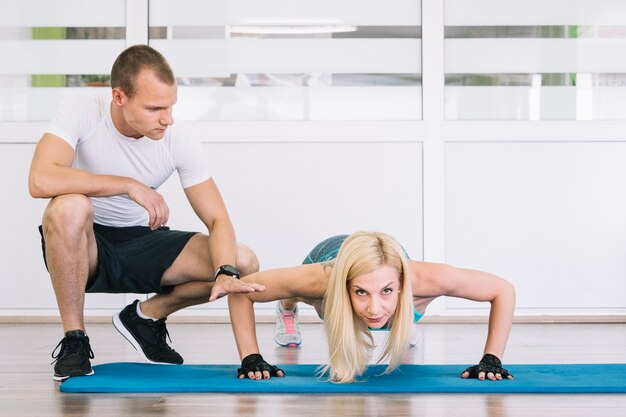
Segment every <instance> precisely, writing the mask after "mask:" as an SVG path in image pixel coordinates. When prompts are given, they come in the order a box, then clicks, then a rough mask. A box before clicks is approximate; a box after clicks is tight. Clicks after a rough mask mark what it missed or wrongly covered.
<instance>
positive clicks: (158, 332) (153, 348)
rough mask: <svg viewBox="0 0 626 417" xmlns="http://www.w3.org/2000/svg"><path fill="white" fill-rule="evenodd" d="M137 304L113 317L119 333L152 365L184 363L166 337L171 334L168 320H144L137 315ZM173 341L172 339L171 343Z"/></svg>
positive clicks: (129, 306) (137, 301)
mask: <svg viewBox="0 0 626 417" xmlns="http://www.w3.org/2000/svg"><path fill="white" fill-rule="evenodd" d="M137 303H139V300H135V301H134V302H133V303H132V304H130V305H127V306H126V307H125V308H124V309H123V310H122V311H120V312H119V313H117V314H116V315H114V316H113V325H114V326H115V328H116V329H117V331H118V332H120V333H121V334H122V336H124V337H125V338H126V340H128V341H129V342H130V344H131V345H133V347H134V348H135V349H136V350H137V351H138V352H139V353H141V355H142V356H143V357H144V359H145V360H146V361H147V362H150V363H170V364H178V365H180V364H181V363H183V358H182V356H180V355H179V354H178V352H176V351H175V350H174V349H172V348H171V347H169V345H168V344H167V341H166V340H165V339H166V337H167V338H169V333H168V332H167V328H166V327H165V320H166V319H159V320H156V321H155V320H152V319H142V318H141V317H139V315H137ZM171 341H172V340H171V339H170V342H171Z"/></svg>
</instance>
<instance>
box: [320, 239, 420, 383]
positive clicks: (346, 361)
mask: <svg viewBox="0 0 626 417" xmlns="http://www.w3.org/2000/svg"><path fill="white" fill-rule="evenodd" d="M383 265H390V266H392V267H393V268H395V269H396V270H397V271H398V276H399V280H400V291H401V292H400V296H399V299H398V305H397V306H396V311H395V313H394V314H393V316H392V317H391V319H390V326H389V335H388V337H387V341H386V344H385V347H384V349H383V352H382V354H381V356H380V358H379V359H378V361H377V363H380V362H381V361H383V360H385V359H386V358H389V365H388V366H387V368H386V370H385V372H384V373H389V372H391V371H393V370H394V369H395V368H397V367H398V365H399V364H400V362H401V360H402V357H403V355H404V353H405V352H406V349H407V348H408V346H409V333H410V330H411V326H412V323H413V296H412V292H411V282H410V280H411V278H410V276H409V269H408V262H407V259H406V258H405V255H404V251H403V249H402V247H401V246H400V244H399V243H398V242H397V241H396V240H395V239H394V238H392V237H391V236H389V235H386V234H384V233H378V232H356V233H354V234H352V235H350V236H349V237H348V238H347V239H346V240H345V241H344V242H343V244H342V245H341V248H340V249H339V253H338V254H337V259H336V260H335V265H334V268H333V271H332V273H331V276H330V279H329V281H328V286H327V289H326V296H325V298H324V328H325V331H326V336H327V337H328V350H329V352H328V353H329V355H328V356H329V357H328V363H327V364H326V366H324V367H323V368H322V370H321V372H322V373H323V374H325V373H328V377H329V379H330V381H333V382H337V383H348V382H353V381H355V379H356V377H358V376H359V375H361V374H362V373H363V372H364V371H365V369H366V368H367V365H368V363H369V360H370V358H371V355H372V351H373V349H374V347H375V346H374V339H373V337H372V333H371V332H370V330H369V329H368V328H367V326H366V325H365V324H364V323H363V322H362V321H361V320H360V319H359V318H358V316H357V315H356V314H355V313H354V310H353V308H352V303H351V301H350V295H349V293H348V283H349V282H350V281H351V280H352V279H354V278H356V277H358V276H360V275H363V274H367V273H369V272H372V271H374V270H376V269H378V268H380V267H381V266H383Z"/></svg>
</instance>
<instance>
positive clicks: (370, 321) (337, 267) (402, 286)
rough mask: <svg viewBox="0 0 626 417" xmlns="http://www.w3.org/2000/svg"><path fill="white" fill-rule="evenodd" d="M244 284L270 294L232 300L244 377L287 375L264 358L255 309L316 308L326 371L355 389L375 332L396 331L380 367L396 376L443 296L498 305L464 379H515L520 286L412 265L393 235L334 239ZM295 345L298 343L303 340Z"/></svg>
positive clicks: (483, 275) (365, 234) (474, 273)
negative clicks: (505, 364) (510, 358)
mask: <svg viewBox="0 0 626 417" xmlns="http://www.w3.org/2000/svg"><path fill="white" fill-rule="evenodd" d="M242 281H244V282H246V283H258V284H261V285H264V286H265V291H263V292H254V293H249V294H231V295H229V299H228V304H229V310H230V315H231V323H232V326H233V332H234V334H235V339H236V342H237V348H238V350H239V355H240V357H241V358H242V366H241V368H240V369H239V377H240V378H245V377H247V378H250V379H257V380H258V379H268V378H270V377H271V376H284V372H283V371H282V370H281V369H279V368H277V367H275V366H272V365H270V364H268V363H267V362H265V361H264V360H263V357H262V356H261V355H260V354H259V347H258V343H257V339H256V330H255V320H254V307H253V305H254V303H255V302H269V301H279V302H280V300H283V301H282V303H284V304H282V303H281V304H279V315H280V316H281V317H282V312H283V311H285V310H286V309H287V307H290V308H291V309H292V310H295V308H296V307H295V303H297V302H304V303H306V304H309V305H311V306H313V307H314V308H315V310H316V311H317V314H318V315H319V316H320V318H322V319H323V322H324V329H325V333H326V335H327V338H328V362H327V363H326V365H325V366H324V368H323V369H322V371H323V373H324V374H326V375H327V376H328V378H329V380H330V381H333V382H337V383H349V382H353V381H355V380H357V378H358V377H359V376H360V375H361V374H362V373H363V372H364V371H365V369H366V367H367V365H368V363H369V361H370V357H371V354H372V351H373V349H374V343H373V337H372V334H371V331H372V330H380V329H386V330H388V331H389V336H388V337H387V340H386V343H385V345H384V347H383V350H382V354H381V357H380V358H379V362H380V361H383V360H388V361H389V364H388V366H387V368H386V370H385V373H388V372H391V371H393V370H394V369H395V368H397V367H398V366H399V364H400V362H401V361H402V358H403V355H404V353H405V352H406V350H407V349H408V348H409V338H410V333H411V330H412V326H413V323H414V321H416V320H418V319H419V318H420V317H421V316H422V315H423V314H424V312H425V310H426V307H427V306H428V305H429V304H430V303H431V302H432V301H433V300H434V299H436V298H437V297H440V296H451V297H460V298H465V299H469V300H474V301H487V302H490V303H491V310H490V315H489V328H488V335H487V341H486V344H485V348H484V351H483V357H482V359H481V360H480V362H479V363H478V364H477V365H473V366H470V367H469V368H467V369H466V370H465V371H463V372H462V373H461V376H462V377H463V378H479V379H490V380H500V379H503V378H512V375H510V374H509V373H508V371H507V370H506V369H504V368H502V363H501V360H500V358H502V355H503V354H504V349H505V347H506V343H507V340H508V337H509V332H510V330H511V323H512V320H513V311H514V308H515V290H514V288H513V285H511V284H510V283H509V282H508V281H506V280H504V279H502V278H499V277H497V276H495V275H491V274H488V273H486V272H480V271H475V270H470V269H460V268H454V267H451V266H448V265H444V264H435V263H427V262H417V261H411V260H409V259H408V257H407V256H406V253H405V252H404V250H403V248H402V247H401V246H400V244H398V242H397V241H396V240H395V239H393V238H392V237H390V236H388V235H386V234H383V233H377V232H357V233H354V234H352V235H350V236H346V235H342V236H335V237H332V238H329V239H327V240H325V241H324V242H322V243H320V244H319V245H317V246H316V247H315V249H313V251H312V252H311V253H310V254H309V256H307V258H306V259H305V262H304V264H303V265H299V266H296V267H292V268H279V269H272V270H266V271H261V272H258V273H255V274H251V275H248V276H246V277H244V278H242ZM291 318H292V319H293V318H294V316H293V315H292V317H291ZM295 324H297V323H295ZM279 327H280V326H279ZM279 336H280V335H279ZM293 341H294V344H297V343H298V338H296V339H293Z"/></svg>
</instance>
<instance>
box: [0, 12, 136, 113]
mask: <svg viewBox="0 0 626 417" xmlns="http://www.w3.org/2000/svg"><path fill="white" fill-rule="evenodd" d="M125 5H126V1H125V0H114V1H111V2H110V3H107V7H106V9H107V10H106V11H103V13H99V14H98V17H99V18H98V19H94V17H93V16H94V14H95V13H94V10H98V9H100V8H101V4H100V3H99V2H98V1H96V0H85V1H82V2H67V1H60V0H49V1H47V2H44V3H40V2H34V1H33V0H24V1H20V2H5V4H4V9H3V17H1V18H0V55H2V57H3V59H2V60H1V61H0V122H24V121H45V120H50V119H51V118H52V116H53V115H54V112H55V111H56V108H57V105H58V103H59V101H60V100H61V98H62V96H63V94H65V92H66V91H67V88H68V87H77V88H84V87H92V86H96V87H106V86H108V85H109V71H110V67H111V63H112V58H111V57H113V58H114V57H115V56H116V54H117V53H119V51H121V50H122V49H123V48H124V46H125V38H126V27H125V26H123V25H124V24H125V20H126V16H125V10H126V6H125ZM96 21H97V22H96Z"/></svg>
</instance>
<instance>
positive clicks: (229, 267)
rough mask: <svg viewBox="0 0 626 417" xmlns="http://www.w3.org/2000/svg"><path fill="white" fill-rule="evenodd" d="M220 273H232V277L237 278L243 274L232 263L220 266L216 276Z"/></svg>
mask: <svg viewBox="0 0 626 417" xmlns="http://www.w3.org/2000/svg"><path fill="white" fill-rule="evenodd" d="M220 274H226V275H230V276H231V277H237V278H239V277H240V276H241V273H240V272H239V270H238V269H237V268H235V267H234V266H232V265H222V266H220V267H219V269H218V270H217V273H216V274H215V276H216V277H217V276H218V275H220Z"/></svg>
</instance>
